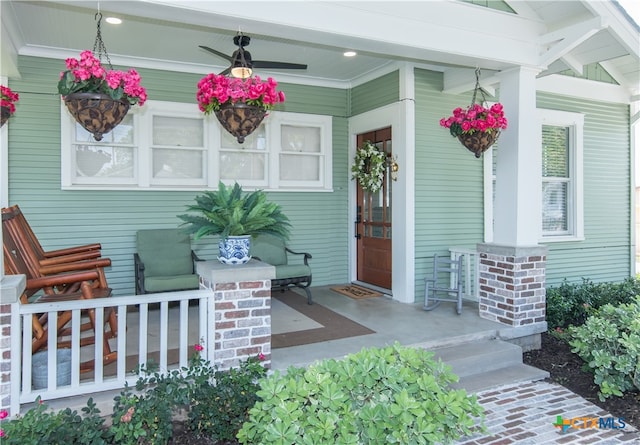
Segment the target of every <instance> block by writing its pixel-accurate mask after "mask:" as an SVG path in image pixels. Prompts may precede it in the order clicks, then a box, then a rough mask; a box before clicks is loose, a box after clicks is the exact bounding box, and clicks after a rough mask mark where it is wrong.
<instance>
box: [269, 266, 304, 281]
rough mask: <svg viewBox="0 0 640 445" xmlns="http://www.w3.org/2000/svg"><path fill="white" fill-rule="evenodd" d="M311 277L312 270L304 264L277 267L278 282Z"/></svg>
mask: <svg viewBox="0 0 640 445" xmlns="http://www.w3.org/2000/svg"><path fill="white" fill-rule="evenodd" d="M309 275H311V268H310V267H309V266H305V265H304V264H291V265H282V266H276V280H281V279H283V278H295V277H308V276H309Z"/></svg>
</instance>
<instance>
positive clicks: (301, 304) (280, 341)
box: [271, 291, 375, 349]
mask: <svg viewBox="0 0 640 445" xmlns="http://www.w3.org/2000/svg"><path fill="white" fill-rule="evenodd" d="M272 298H276V299H278V300H279V301H281V302H282V303H284V304H286V305H287V306H289V307H291V308H292V309H295V310H296V311H298V312H300V313H301V314H303V315H305V316H307V317H309V318H311V319H312V320H314V321H315V322H317V323H320V324H321V325H322V326H323V327H322V328H316V329H307V330H304V331H295V332H285V333H282V334H273V335H271V348H272V349H278V348H288V347H289V346H300V345H307V344H311V343H320V342H323V341H329V340H337V339H340V338H347V337H357V336H359V335H367V334H375V331H372V330H371V329H369V328H367V327H365V326H362V325H361V324H359V323H356V322H355V321H352V320H350V319H348V318H346V317H343V316H342V315H340V314H337V313H335V312H333V311H332V310H330V309H327V308H326V307H324V306H322V305H320V304H318V303H313V304H311V305H309V304H307V299H306V298H304V297H302V296H300V295H298V294H296V293H294V292H291V291H287V292H284V293H280V292H276V293H274V294H272Z"/></svg>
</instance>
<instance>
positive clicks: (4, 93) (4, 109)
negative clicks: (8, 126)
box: [0, 85, 20, 127]
mask: <svg viewBox="0 0 640 445" xmlns="http://www.w3.org/2000/svg"><path fill="white" fill-rule="evenodd" d="M19 100H20V95H19V94H18V93H14V92H13V91H11V88H9V87H5V86H4V85H0V127H2V126H3V125H4V124H5V123H6V122H7V121H8V120H9V118H10V117H11V116H13V113H15V112H16V102H18V101H19Z"/></svg>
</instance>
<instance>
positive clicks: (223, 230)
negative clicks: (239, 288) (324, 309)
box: [178, 182, 291, 264]
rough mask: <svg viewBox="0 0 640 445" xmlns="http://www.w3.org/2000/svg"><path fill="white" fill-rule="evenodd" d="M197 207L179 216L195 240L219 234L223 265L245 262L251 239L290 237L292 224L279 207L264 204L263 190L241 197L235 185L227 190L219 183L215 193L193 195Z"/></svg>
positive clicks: (265, 196) (267, 203) (240, 189)
mask: <svg viewBox="0 0 640 445" xmlns="http://www.w3.org/2000/svg"><path fill="white" fill-rule="evenodd" d="M195 201H196V204H194V205H189V206H187V210H188V211H190V212H195V213H197V214H196V215H193V214H184V215H178V218H180V219H181V220H183V221H184V223H183V225H186V226H187V227H186V229H187V231H188V233H190V234H193V237H194V239H200V238H202V237H203V236H207V235H219V236H220V241H219V243H218V246H219V250H220V256H219V257H218V260H219V261H220V262H221V263H224V264H244V263H246V262H248V261H249V260H250V259H251V257H250V256H249V248H250V242H251V237H253V236H256V235H261V234H270V235H275V236H277V237H280V238H282V239H284V240H286V239H288V238H289V230H290V228H291V224H290V223H289V218H287V216H286V215H285V214H284V213H282V209H281V208H280V205H278V204H276V203H273V202H269V201H267V195H266V194H265V193H264V191H262V190H256V191H254V192H251V193H246V194H243V192H242V187H240V185H238V183H235V184H234V185H233V187H227V186H225V185H224V184H223V183H222V182H220V183H219V184H218V190H217V191H205V192H204V193H203V194H202V195H199V196H196V198H195Z"/></svg>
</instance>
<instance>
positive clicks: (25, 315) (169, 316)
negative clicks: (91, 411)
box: [11, 289, 215, 413]
mask: <svg viewBox="0 0 640 445" xmlns="http://www.w3.org/2000/svg"><path fill="white" fill-rule="evenodd" d="M193 300H198V302H199V304H198V305H197V307H196V306H195V305H194V306H193V307H190V306H189V302H190V301H193ZM170 302H177V303H178V304H177V307H175V308H169V303H170ZM151 304H156V305H159V309H157V310H156V309H155V308H154V309H152V310H150V309H149V305H151ZM112 307H113V308H117V318H118V334H117V336H116V337H115V338H114V339H111V340H109V344H110V347H111V349H112V350H116V351H117V360H116V362H115V366H114V365H108V366H110V367H111V368H105V367H103V366H99V365H97V366H95V369H94V371H93V372H91V373H84V374H82V373H80V364H81V362H82V361H86V360H87V359H89V360H90V359H94V360H95V363H97V364H101V363H102V356H103V335H104V330H103V329H96V330H95V333H94V332H92V334H95V343H94V344H93V345H87V346H84V347H80V338H81V333H80V325H81V323H82V322H83V318H85V317H83V316H82V314H81V312H82V311H83V310H86V309H95V320H96V323H95V324H96V326H104V325H105V308H112ZM133 307H136V308H137V312H136V310H134V311H131V310H129V309H130V308H133ZM61 311H71V313H72V319H71V328H72V335H71V384H70V385H64V386H59V387H58V386H57V383H56V380H57V378H56V367H57V366H56V357H57V350H56V349H57V334H56V333H57V327H56V326H55V324H56V320H57V318H58V317H57V314H58V313H59V312H61ZM190 312H191V313H192V317H191V318H190V317H189V314H190ZM194 312H195V313H197V317H196V316H195V314H194ZM42 313H47V314H48V320H49V322H48V333H49V337H48V351H47V354H48V363H49V364H50V366H48V369H47V379H48V384H47V385H46V387H45V388H44V389H34V388H33V387H32V383H31V382H32V353H31V342H32V316H33V314H42ZM84 321H86V319H85V320H84ZM214 327H215V316H214V298H213V292H212V291H211V290H210V289H202V290H193V291H181V292H167V293H162V294H146V295H136V296H128V297H111V298H100V299H94V300H76V301H64V302H59V303H35V304H21V303H19V302H18V303H13V307H12V311H11V332H12V333H20V332H22V334H23V335H22V336H20V335H12V336H11V351H12V354H11V356H12V357H22V360H12V361H11V412H12V413H18V412H20V405H22V404H24V403H30V402H33V401H34V400H36V398H37V397H38V396H40V397H41V398H42V399H43V400H50V399H57V398H62V397H69V396H77V395H84V394H92V393H95V392H100V391H107V390H113V389H120V388H123V387H124V385H125V382H128V383H129V384H134V383H135V382H136V381H137V379H138V376H137V375H136V374H135V373H131V372H130V371H132V370H135V369H137V367H138V366H139V365H141V364H145V363H147V361H149V360H148V354H149V353H151V352H154V353H155V354H157V355H158V357H159V358H158V359H157V360H154V362H156V363H157V364H158V365H159V369H160V370H161V371H166V370H167V369H170V368H173V367H182V366H187V364H188V360H189V355H190V354H192V353H193V344H194V343H195V342H199V343H201V344H202V345H203V346H204V350H203V351H202V352H201V353H200V354H201V356H202V357H203V358H204V359H205V360H210V361H213V357H214V350H215V342H214V329H215V328H214ZM170 349H173V350H176V351H177V355H178V359H177V362H178V363H175V364H170V363H169V359H168V352H169V350H170ZM127 357H129V363H127ZM174 361H175V360H174ZM132 363H135V364H133V365H132ZM127 367H129V369H127ZM113 368H115V370H114V369H113ZM105 369H109V371H108V372H107V373H106V375H105Z"/></svg>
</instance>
